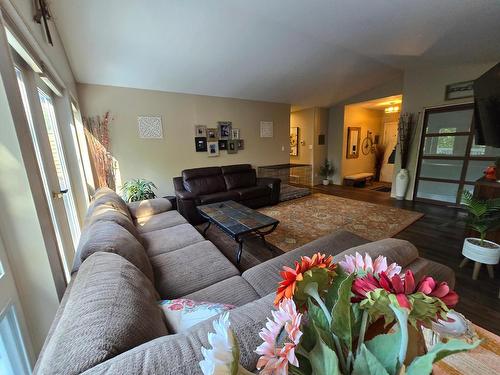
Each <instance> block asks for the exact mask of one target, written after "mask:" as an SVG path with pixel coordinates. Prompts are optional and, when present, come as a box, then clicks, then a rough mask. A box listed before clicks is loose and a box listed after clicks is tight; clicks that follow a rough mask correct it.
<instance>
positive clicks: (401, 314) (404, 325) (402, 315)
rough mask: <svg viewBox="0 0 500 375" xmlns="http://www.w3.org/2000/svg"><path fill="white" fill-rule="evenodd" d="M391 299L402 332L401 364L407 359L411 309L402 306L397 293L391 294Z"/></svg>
mask: <svg viewBox="0 0 500 375" xmlns="http://www.w3.org/2000/svg"><path fill="white" fill-rule="evenodd" d="M389 299H390V300H391V304H390V305H389V306H390V308H391V309H392V311H394V315H395V316H396V319H397V320H398V324H399V332H400V335H401V336H400V340H401V341H400V345H399V355H398V357H399V364H403V363H404V361H405V359H406V351H407V350H408V313H409V311H408V310H407V309H405V308H403V307H400V306H399V304H398V302H397V300H396V296H395V295H393V294H392V295H390V296H389Z"/></svg>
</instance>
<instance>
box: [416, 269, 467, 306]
mask: <svg viewBox="0 0 500 375" xmlns="http://www.w3.org/2000/svg"><path fill="white" fill-rule="evenodd" d="M417 292H422V293H424V294H426V295H428V296H432V297H437V298H439V299H440V300H441V301H443V303H444V304H445V305H446V306H448V307H453V306H455V305H456V304H457V303H458V294H457V293H455V292H454V291H453V290H451V289H450V287H449V286H448V284H447V283H445V282H444V281H443V282H440V283H436V281H435V280H434V279H433V278H432V277H430V276H425V277H424V278H423V279H422V280H421V281H420V283H419V284H418V286H417Z"/></svg>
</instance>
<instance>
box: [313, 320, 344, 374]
mask: <svg viewBox="0 0 500 375" xmlns="http://www.w3.org/2000/svg"><path fill="white" fill-rule="evenodd" d="M313 325H314V323H313ZM316 338H317V341H316V345H315V346H314V348H313V349H312V350H311V351H310V352H309V361H310V363H311V367H312V375H325V374H328V375H341V373H340V370H339V360H338V357H337V354H336V353H335V352H334V351H333V350H332V349H330V347H329V346H328V345H326V343H325V342H324V341H323V339H322V338H321V334H320V332H319V331H318V330H317V329H316Z"/></svg>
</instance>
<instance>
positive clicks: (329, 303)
mask: <svg viewBox="0 0 500 375" xmlns="http://www.w3.org/2000/svg"><path fill="white" fill-rule="evenodd" d="M335 272H336V273H337V276H335V278H334V279H333V283H332V285H331V286H330V288H329V289H328V292H327V294H326V297H325V305H326V307H327V308H328V310H329V311H332V309H333V305H334V304H335V301H336V300H337V298H338V296H339V288H340V285H341V284H342V282H343V281H344V280H345V279H347V278H348V277H349V274H348V273H345V271H344V270H343V269H342V268H340V267H337V269H336V270H335Z"/></svg>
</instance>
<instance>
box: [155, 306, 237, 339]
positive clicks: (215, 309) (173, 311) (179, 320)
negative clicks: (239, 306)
mask: <svg viewBox="0 0 500 375" xmlns="http://www.w3.org/2000/svg"><path fill="white" fill-rule="evenodd" d="M158 303H159V305H160V307H161V309H162V310H163V313H164V314H165V318H166V320H167V327H168V329H169V332H174V333H180V332H184V331H187V330H188V329H189V328H191V327H192V326H194V325H196V324H198V323H200V322H202V321H204V320H207V319H208V318H211V317H212V316H215V315H217V314H220V313H221V312H224V311H227V310H231V309H234V308H235V307H236V306H233V305H226V304H223V303H213V302H197V301H192V300H190V299H182V298H180V299H170V300H169V299H166V300H162V301H159V302H158Z"/></svg>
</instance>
